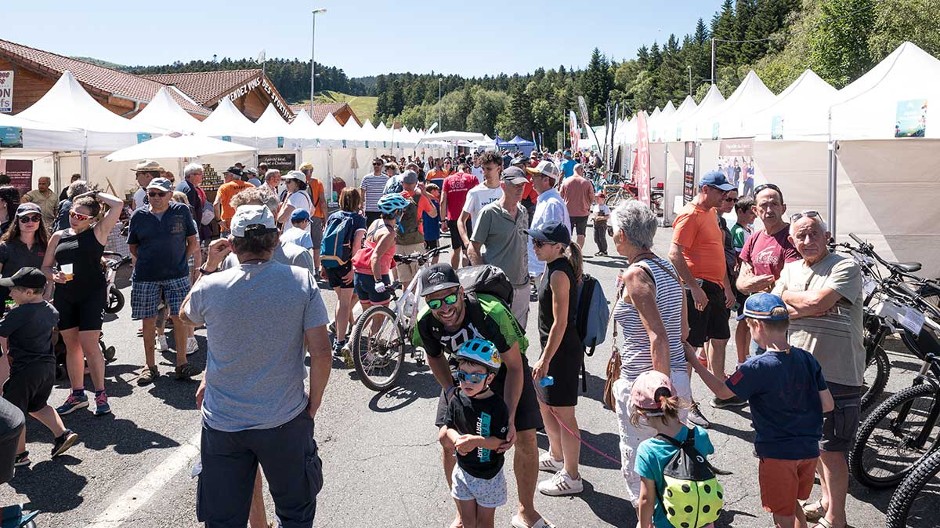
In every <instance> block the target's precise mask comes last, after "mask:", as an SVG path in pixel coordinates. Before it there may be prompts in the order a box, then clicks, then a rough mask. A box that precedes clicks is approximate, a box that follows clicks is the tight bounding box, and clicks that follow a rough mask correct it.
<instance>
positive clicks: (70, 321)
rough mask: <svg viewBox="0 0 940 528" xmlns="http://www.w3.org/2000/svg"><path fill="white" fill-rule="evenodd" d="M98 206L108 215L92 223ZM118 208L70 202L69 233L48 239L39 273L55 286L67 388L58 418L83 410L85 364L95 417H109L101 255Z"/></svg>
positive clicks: (110, 202) (95, 195)
mask: <svg viewBox="0 0 940 528" xmlns="http://www.w3.org/2000/svg"><path fill="white" fill-rule="evenodd" d="M102 204H105V205H107V206H108V209H107V212H106V213H105V215H104V217H103V218H101V219H100V220H98V221H97V222H96V221H95V220H96V219H97V218H98V217H99V216H100V213H101V209H102V208H101V205H102ZM123 206H124V202H123V201H121V200H120V199H119V198H117V197H116V196H112V195H110V194H105V193H99V192H97V191H92V192H88V193H85V194H82V195H79V196H76V197H74V198H73V200H72V209H71V211H69V227H68V228H67V229H63V230H61V231H56V232H55V233H53V235H52V237H51V238H50V239H49V247H48V248H47V249H46V255H45V257H44V258H43V262H42V271H43V273H45V274H46V277H47V278H48V279H49V280H50V281H52V282H55V293H54V296H53V304H54V305H55V308H56V310H58V311H59V333H60V334H61V335H62V340H63V341H64V342H65V348H66V361H65V365H66V369H67V370H68V373H69V381H70V382H71V386H72V393H71V394H70V395H69V397H68V399H67V400H65V403H64V404H62V406H60V407H59V408H57V409H56V411H58V413H59V414H60V415H66V414H69V413H72V412H74V411H76V410H78V409H81V408H84V407H88V397H87V396H86V395H85V362H86V361H87V363H88V371H89V373H90V375H91V381H92V383H93V384H94V387H95V414H96V415H99V416H100V415H102V414H107V413H109V412H111V407H110V405H108V396H107V394H106V393H105V390H104V356H102V354H101V349H100V348H99V347H98V338H99V337H100V336H101V324H102V321H103V319H102V316H103V311H104V307H105V304H106V303H107V280H106V279H105V275H104V269H103V267H102V262H101V255H102V253H103V252H104V247H105V245H106V244H107V241H108V234H109V233H110V232H111V230H112V229H113V228H114V225H115V224H117V221H118V219H119V218H120V217H121V209H122V207H123Z"/></svg>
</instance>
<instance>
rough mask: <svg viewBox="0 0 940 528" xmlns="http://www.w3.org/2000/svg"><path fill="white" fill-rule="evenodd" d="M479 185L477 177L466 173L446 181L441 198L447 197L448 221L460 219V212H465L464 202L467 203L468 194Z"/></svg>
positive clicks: (449, 177) (458, 174)
mask: <svg viewBox="0 0 940 528" xmlns="http://www.w3.org/2000/svg"><path fill="white" fill-rule="evenodd" d="M478 183H480V180H477V177H476V176H474V175H473V174H468V173H466V172H458V173H456V174H451V175H450V176H448V177H447V178H445V179H444V185H443V187H441V197H444V196H446V197H447V219H448V220H457V219H458V218H460V211H462V210H463V205H464V202H466V201H467V193H468V192H469V191H470V189H472V188H474V187H475V186H476V185H477V184H478Z"/></svg>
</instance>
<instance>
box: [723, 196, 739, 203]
mask: <svg viewBox="0 0 940 528" xmlns="http://www.w3.org/2000/svg"><path fill="white" fill-rule="evenodd" d="M725 201H726V202H728V203H738V199H737V198H731V197H728V198H725Z"/></svg>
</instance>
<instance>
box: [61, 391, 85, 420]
mask: <svg viewBox="0 0 940 528" xmlns="http://www.w3.org/2000/svg"><path fill="white" fill-rule="evenodd" d="M85 407H88V396H85V394H84V393H82V395H81V396H76V395H75V393H74V392H73V393H72V394H69V397H68V398H66V399H65V403H63V404H62V405H60V406H59V407H56V410H55V412H57V413H59V416H65V415H66V414H71V413H73V412H75V411H77V410H79V409H84V408H85Z"/></svg>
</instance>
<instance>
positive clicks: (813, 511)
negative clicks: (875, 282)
mask: <svg viewBox="0 0 940 528" xmlns="http://www.w3.org/2000/svg"><path fill="white" fill-rule="evenodd" d="M803 515H805V516H806V520H807V521H818V520H820V519H825V517H826V509H825V508H823V506H822V502H820V501H815V502H807V503H804V504H803ZM824 528H826V527H824ZM830 528H831V527H830Z"/></svg>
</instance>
